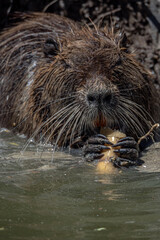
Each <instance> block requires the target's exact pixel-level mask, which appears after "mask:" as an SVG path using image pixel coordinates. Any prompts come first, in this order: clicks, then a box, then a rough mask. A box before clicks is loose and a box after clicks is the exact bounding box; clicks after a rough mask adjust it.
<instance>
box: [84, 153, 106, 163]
mask: <svg viewBox="0 0 160 240" xmlns="http://www.w3.org/2000/svg"><path fill="white" fill-rule="evenodd" d="M103 156H104V154H102V153H88V154H86V155H85V156H84V158H85V160H86V161H87V162H92V161H94V160H96V159H100V158H102V157H103Z"/></svg>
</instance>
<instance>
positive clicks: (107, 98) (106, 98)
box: [102, 93, 112, 104]
mask: <svg viewBox="0 0 160 240" xmlns="http://www.w3.org/2000/svg"><path fill="white" fill-rule="evenodd" d="M102 101H103V103H104V104H107V103H111V101H112V94H108V93H107V94H104V96H103V99H102Z"/></svg>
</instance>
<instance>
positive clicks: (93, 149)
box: [83, 144, 110, 154]
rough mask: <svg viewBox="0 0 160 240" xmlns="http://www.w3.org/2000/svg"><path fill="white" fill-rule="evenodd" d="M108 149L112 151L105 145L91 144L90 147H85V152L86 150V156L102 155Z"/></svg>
mask: <svg viewBox="0 0 160 240" xmlns="http://www.w3.org/2000/svg"><path fill="white" fill-rule="evenodd" d="M107 149H110V148H109V147H107V146H104V145H93V144H90V145H86V146H84V149H83V150H84V154H86V153H100V152H102V151H103V150H107Z"/></svg>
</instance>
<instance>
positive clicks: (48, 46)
mask: <svg viewBox="0 0 160 240" xmlns="http://www.w3.org/2000/svg"><path fill="white" fill-rule="evenodd" d="M43 51H44V54H45V56H46V57H54V56H56V55H57V54H58V52H59V44H58V43H57V42H56V41H55V40H53V39H52V38H48V39H47V40H46V41H45V43H44V49H43Z"/></svg>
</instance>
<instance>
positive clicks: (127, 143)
mask: <svg viewBox="0 0 160 240" xmlns="http://www.w3.org/2000/svg"><path fill="white" fill-rule="evenodd" d="M112 147H113V148H114V153H115V154H116V155H117V157H116V158H115V160H114V165H115V166H118V167H120V166H125V167H128V166H133V165H138V164H139V162H138V157H139V148H138V143H137V142H136V141H135V140H134V138H133V137H125V138H122V139H121V140H119V141H118V142H117V143H116V144H114V145H113V146H112ZM117 147H118V149H117Z"/></svg>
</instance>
